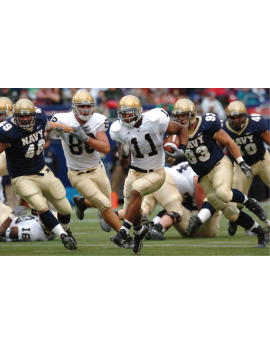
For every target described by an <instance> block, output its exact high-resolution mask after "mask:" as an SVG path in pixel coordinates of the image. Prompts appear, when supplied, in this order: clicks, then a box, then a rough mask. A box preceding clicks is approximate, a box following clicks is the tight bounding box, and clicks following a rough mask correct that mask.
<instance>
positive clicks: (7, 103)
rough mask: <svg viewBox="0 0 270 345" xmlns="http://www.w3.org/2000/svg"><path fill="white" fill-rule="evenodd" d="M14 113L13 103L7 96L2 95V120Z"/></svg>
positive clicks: (0, 104)
mask: <svg viewBox="0 0 270 345" xmlns="http://www.w3.org/2000/svg"><path fill="white" fill-rule="evenodd" d="M12 115H13V103H12V101H11V100H10V99H9V98H7V97H0V122H2V121H4V120H6V118H7V117H9V116H12Z"/></svg>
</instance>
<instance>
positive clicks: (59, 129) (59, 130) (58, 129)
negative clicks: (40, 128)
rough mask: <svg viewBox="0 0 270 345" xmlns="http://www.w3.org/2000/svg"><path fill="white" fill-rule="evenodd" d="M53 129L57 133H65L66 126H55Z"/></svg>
mask: <svg viewBox="0 0 270 345" xmlns="http://www.w3.org/2000/svg"><path fill="white" fill-rule="evenodd" d="M53 131H55V133H56V134H57V135H60V134H63V133H64V128H61V127H55V128H54V129H53Z"/></svg>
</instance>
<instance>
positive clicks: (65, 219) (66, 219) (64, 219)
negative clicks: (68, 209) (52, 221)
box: [57, 212, 70, 231]
mask: <svg viewBox="0 0 270 345" xmlns="http://www.w3.org/2000/svg"><path fill="white" fill-rule="evenodd" d="M57 217H58V221H59V223H60V225H61V226H62V228H63V229H64V231H67V230H68V229H69V227H70V214H69V215H67V216H62V215H61V214H60V213H59V212H58V213H57Z"/></svg>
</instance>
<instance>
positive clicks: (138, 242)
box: [133, 225, 148, 253]
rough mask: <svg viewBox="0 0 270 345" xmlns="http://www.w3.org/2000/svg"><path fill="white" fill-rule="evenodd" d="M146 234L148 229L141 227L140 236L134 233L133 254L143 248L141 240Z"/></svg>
mask: <svg viewBox="0 0 270 345" xmlns="http://www.w3.org/2000/svg"><path fill="white" fill-rule="evenodd" d="M147 233H148V227H147V226H145V225H144V226H143V231H142V232H141V234H140V235H136V234H135V232H134V235H135V237H134V248H133V252H134V253H139V252H140V251H141V249H142V247H143V238H144V237H145V236H146V234H147Z"/></svg>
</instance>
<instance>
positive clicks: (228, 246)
mask: <svg viewBox="0 0 270 345" xmlns="http://www.w3.org/2000/svg"><path fill="white" fill-rule="evenodd" d="M262 204H263V205H264V207H265V208H266V210H267V213H268V219H269V215H270V207H269V202H265V203H262ZM160 210H161V208H160V207H159V206H158V207H157V209H156V212H155V214H156V213H157V212H158V211H160ZM249 214H250V213H249ZM152 218H153V217H150V219H152ZM255 219H256V220H257V218H256V217H255ZM260 224H261V225H263V222H260ZM71 231H72V232H73V234H74V236H75V238H76V240H77V242H78V249H77V250H76V251H74V252H71V251H69V250H67V249H65V248H64V247H63V245H62V243H61V242H60V240H59V239H55V240H54V241H48V242H1V243H0V255H2V256H6V255H12V256H18V255H27V256H34V255H37V256H48V255H49V256H52V255H56V256H74V255H76V256H83V255H95V256H100V255H101V256H123V255H126V256H130V255H131V256H136V255H140V256H148V255H149V256H157V255H159V256H162V255H167V256H169V255H177V256H179V255H184V256H186V255H192V256H198V255H218V256H220V255H256V256H257V255H260V256H269V255H270V246H269V244H268V245H267V246H266V247H265V248H262V249H255V248H253V247H254V246H255V245H256V244H257V237H253V236H252V237H249V236H246V233H245V231H244V230H243V229H242V228H240V227H239V228H238V230H237V233H236V234H235V236H233V237H231V236H229V234H228V231H227V220H226V219H225V218H224V217H223V216H222V219H221V223H220V229H219V232H218V234H217V236H216V237H214V238H201V239H200V238H194V239H193V238H182V237H180V235H179V234H178V233H177V232H176V230H174V229H173V228H171V229H170V230H169V231H168V232H167V233H166V238H167V240H166V241H146V240H145V241H144V247H143V249H142V251H141V252H140V253H139V254H134V253H133V251H132V250H126V249H121V248H118V247H117V246H115V245H114V244H113V243H111V242H110V240H109V238H110V236H111V235H112V234H113V233H114V232H113V231H111V232H110V233H106V232H104V231H102V229H101V228H100V226H99V218H98V216H97V210H94V209H89V210H87V211H86V213H85V219H84V220H83V221H79V220H78V219H77V217H76V215H75V209H73V210H72V218H71Z"/></svg>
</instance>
